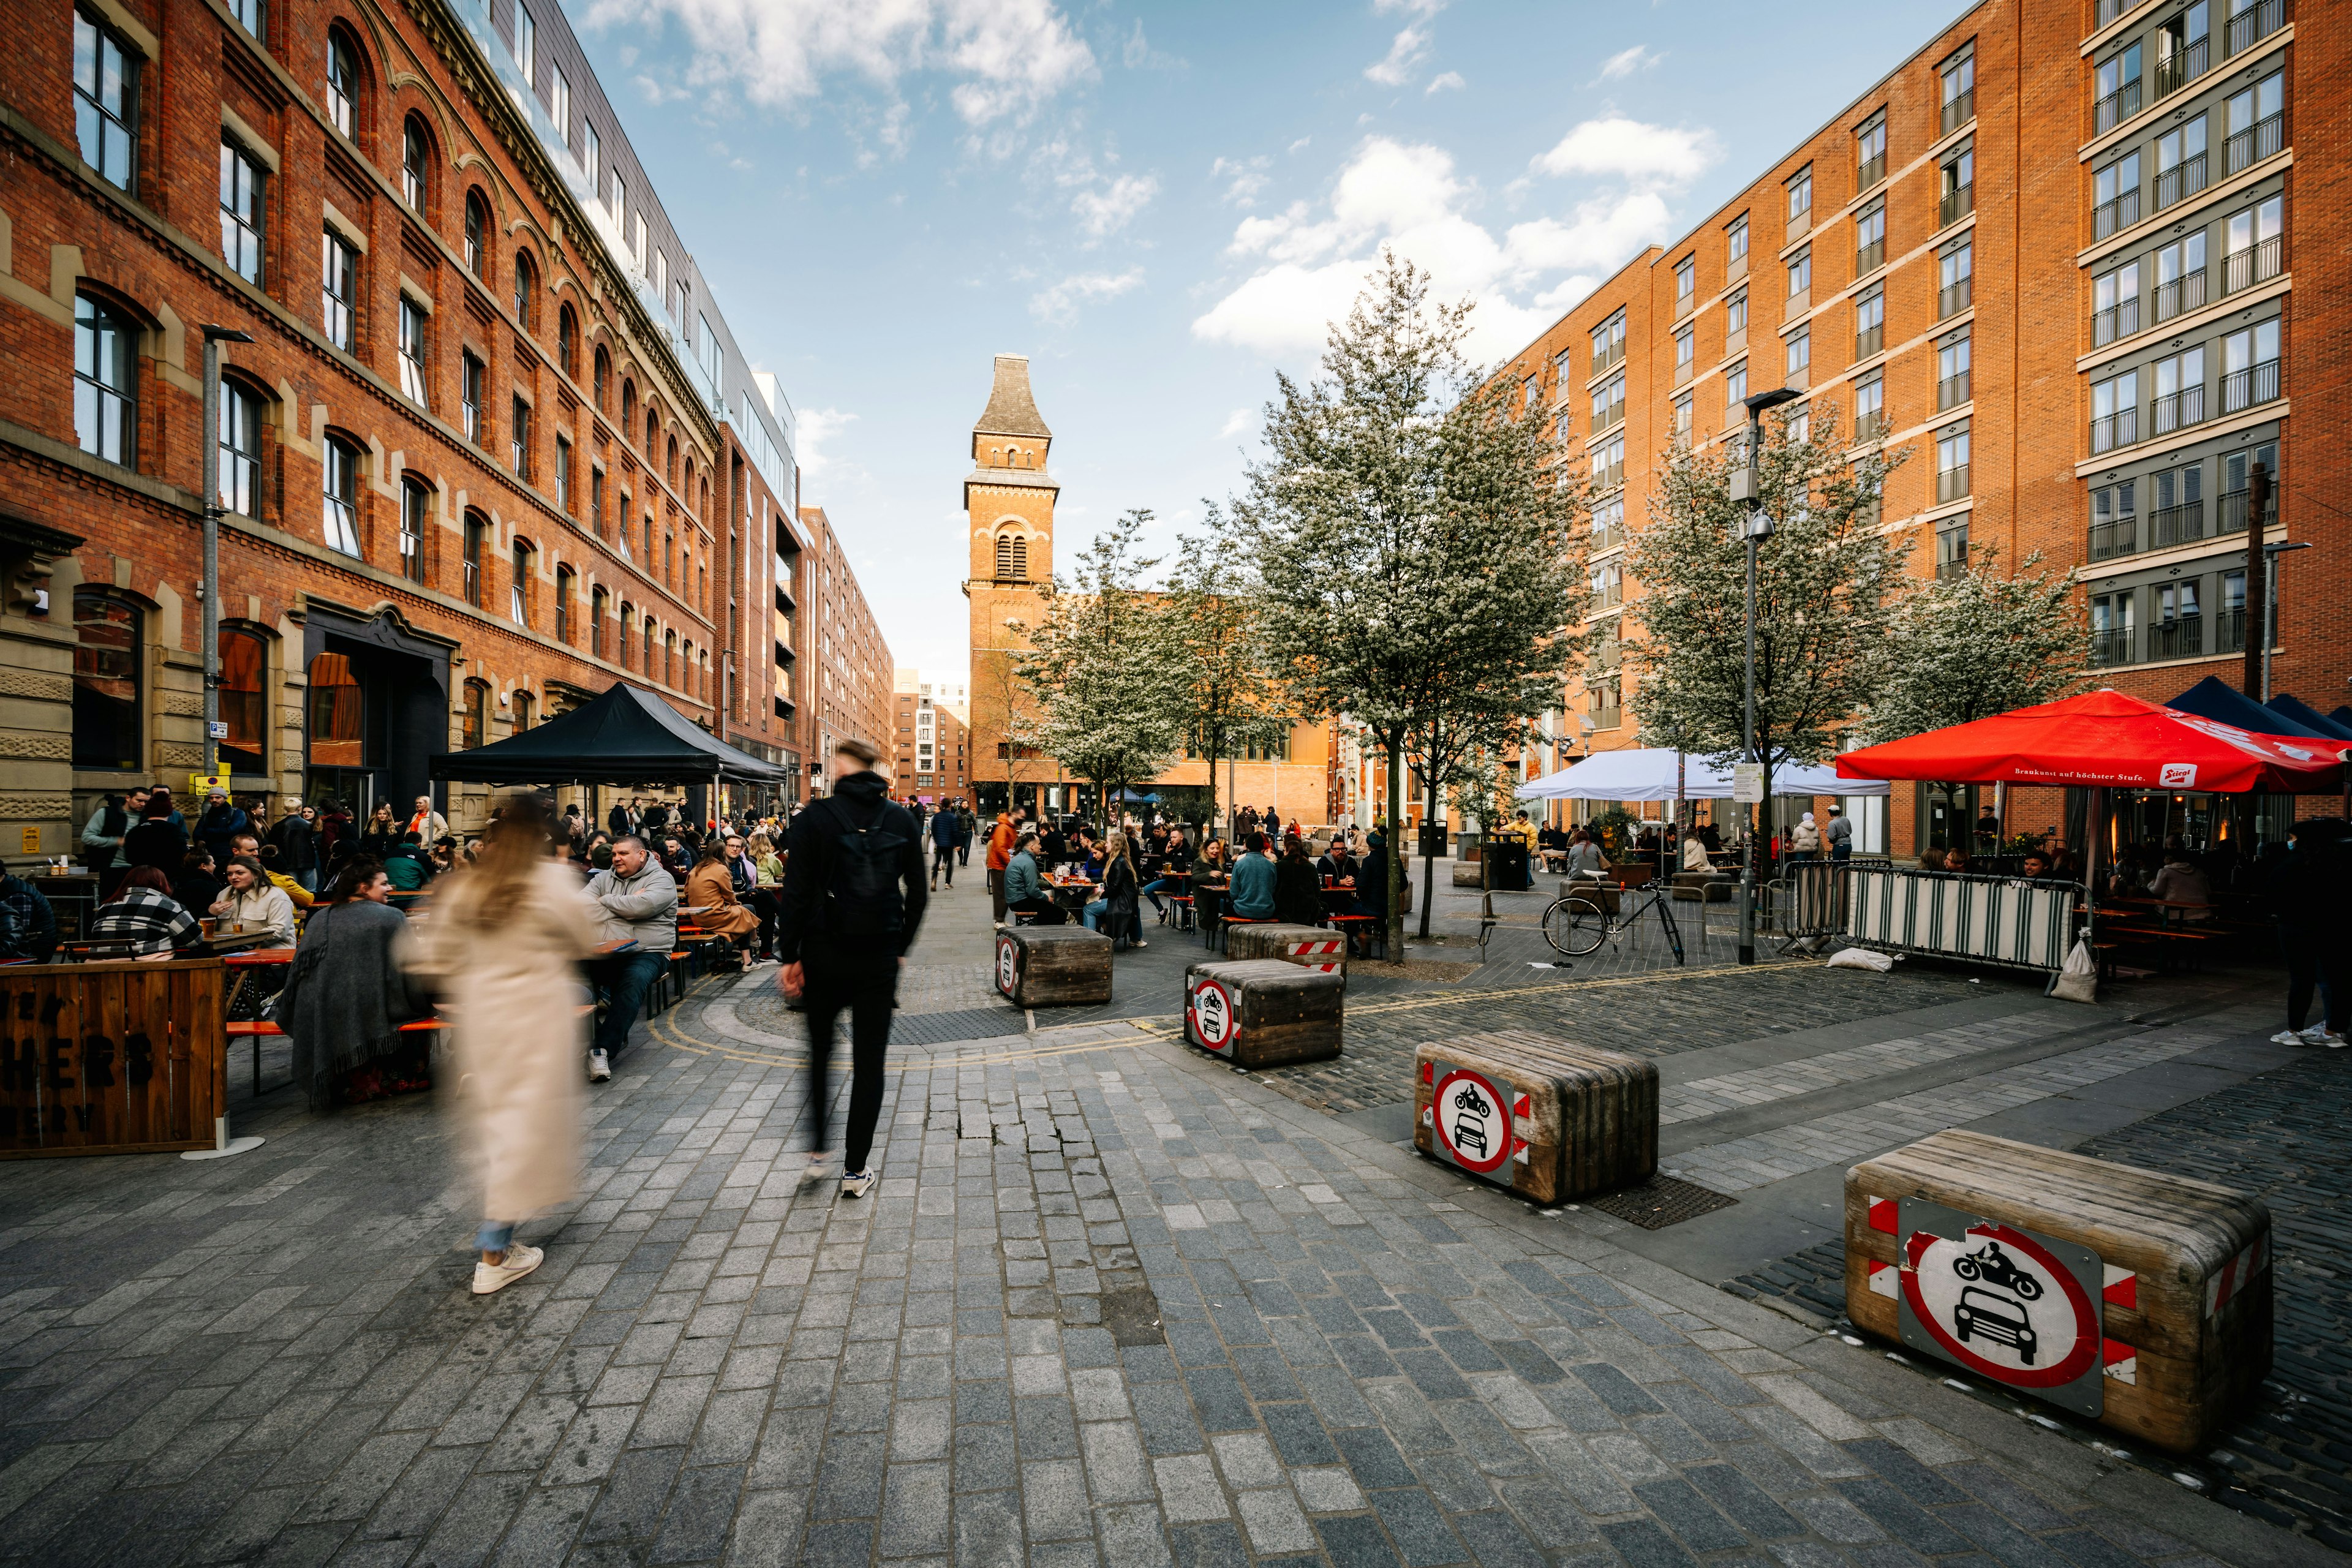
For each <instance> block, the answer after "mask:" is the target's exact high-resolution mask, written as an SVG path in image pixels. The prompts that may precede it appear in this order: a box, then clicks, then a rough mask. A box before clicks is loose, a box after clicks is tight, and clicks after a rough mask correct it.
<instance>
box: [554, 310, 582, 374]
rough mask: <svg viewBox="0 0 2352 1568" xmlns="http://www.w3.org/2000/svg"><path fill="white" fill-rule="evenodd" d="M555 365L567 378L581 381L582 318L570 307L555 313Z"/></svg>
mask: <svg viewBox="0 0 2352 1568" xmlns="http://www.w3.org/2000/svg"><path fill="white" fill-rule="evenodd" d="M555 363H557V364H559V365H561V366H562V367H563V374H564V375H565V376H566V377H568V378H569V379H571V380H572V381H578V380H579V379H580V318H579V317H578V316H576V315H574V314H573V313H572V307H571V306H569V305H566V306H564V307H563V308H562V310H558V311H557V312H556V313H555Z"/></svg>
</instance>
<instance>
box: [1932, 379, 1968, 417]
mask: <svg viewBox="0 0 2352 1568" xmlns="http://www.w3.org/2000/svg"><path fill="white" fill-rule="evenodd" d="M1968 400H1969V372H1967V371H1965V370H1964V371H1961V372H1960V373H1959V374H1957V375H1948V376H1945V377H1944V378H1943V379H1941V380H1940V381H1938V382H1937V383H1936V411H1937V413H1939V414H1940V413H1942V412H1943V411H1944V410H1945V409H1947V408H1958V406H1959V405H1961V404H1963V403H1966V402H1967V401H1968Z"/></svg>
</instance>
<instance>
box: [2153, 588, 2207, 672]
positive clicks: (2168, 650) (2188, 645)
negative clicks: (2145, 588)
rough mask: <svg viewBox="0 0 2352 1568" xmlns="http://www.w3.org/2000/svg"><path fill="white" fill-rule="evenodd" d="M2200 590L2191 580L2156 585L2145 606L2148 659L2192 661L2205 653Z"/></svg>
mask: <svg viewBox="0 0 2352 1568" xmlns="http://www.w3.org/2000/svg"><path fill="white" fill-rule="evenodd" d="M2201 586H2202V584H2200V583H2199V582H2198V580H2197V579H2196V578H2194V577H2189V578H2186V579H2183V580H2182V581H2180V582H2178V583H2159V584H2157V585H2156V588H2155V590H2154V592H2153V594H2152V595H2151V598H2152V600H2153V603H2151V604H2150V605H2149V606H2148V608H2149V609H2150V610H2151V611H2152V612H2153V614H2152V615H2151V616H2150V617H2149V623H2148V628H2147V657H2148V658H2196V657H2197V656H2199V655H2200V654H2202V653H2203V652H2204V651H2205V637H2204V632H2205V620H2204V616H2203V614H2202V605H2201V603H2200V601H2201V595H2200V594H2199V592H2198V590H2199V588H2200V587H2201Z"/></svg>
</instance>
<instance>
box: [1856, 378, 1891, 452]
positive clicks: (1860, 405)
mask: <svg viewBox="0 0 2352 1568" xmlns="http://www.w3.org/2000/svg"><path fill="white" fill-rule="evenodd" d="M1885 434H1886V379H1885V376H1883V375H1871V376H1867V377H1865V378H1864V379H1863V380H1861V381H1858V382H1856V383H1855V384H1854V388H1853V438H1854V439H1855V440H1857V441H1875V440H1877V439H1878V438H1879V437H1882V436H1884V435H1885Z"/></svg>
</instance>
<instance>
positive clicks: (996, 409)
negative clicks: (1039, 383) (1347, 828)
mask: <svg viewBox="0 0 2352 1568" xmlns="http://www.w3.org/2000/svg"><path fill="white" fill-rule="evenodd" d="M971 430H972V434H973V435H975V436H1043V437H1046V438H1047V439H1049V440H1050V439H1052V437H1053V434H1054V432H1053V431H1051V430H1049V429H1047V428H1046V426H1045V416H1044V415H1042V414H1040V413H1038V412H1037V399H1036V398H1035V397H1034V396H1032V395H1031V394H1030V391H1029V356H1028V355H1027V354H998V355H997V356H996V380H995V382H994V384H992V385H991V386H990V387H989V389H988V406H987V407H986V408H985V409H983V410H982V413H981V416H980V418H979V420H978V422H976V423H975V424H974V425H973V426H972V427H971Z"/></svg>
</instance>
